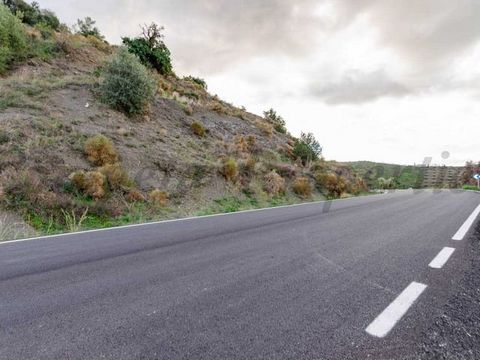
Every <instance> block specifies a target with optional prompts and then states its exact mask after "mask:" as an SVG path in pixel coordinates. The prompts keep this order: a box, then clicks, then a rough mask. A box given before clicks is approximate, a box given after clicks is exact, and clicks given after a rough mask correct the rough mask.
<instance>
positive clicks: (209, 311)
mask: <svg viewBox="0 0 480 360" xmlns="http://www.w3.org/2000/svg"><path fill="white" fill-rule="evenodd" d="M479 203H480V194H477V193H473V192H452V191H422V192H414V191H402V192H395V193H390V194H386V195H376V196H369V197H362V198H354V199H348V200H340V201H336V202H333V203H331V204H329V203H312V204H306V205H301V206H292V207H282V208H275V209H269V210H263V211H251V212H243V213H237V214H230V215H224V216H213V217H204V218H197V219H187V220H183V221H173V222H164V223H157V224H149V225H144V226H133V227H125V228H120V229H112V230H105V231H98V232H87V233H83V234H82V233H81V234H73V235H67V236H60V237H50V238H42V239H36V240H30V241H20V242H11V243H4V244H1V245H0V359H8V360H13V359H49V360H51V359H116V360H118V359H364V358H372V359H401V358H408V357H409V356H412V353H411V351H412V349H413V348H415V343H416V342H417V341H418V338H419V334H421V333H422V332H424V331H426V330H427V329H428V328H429V325H430V323H431V319H432V318H433V317H434V316H435V314H436V312H437V311H438V309H439V308H441V306H442V305H443V304H445V302H446V301H447V300H448V298H449V296H451V295H452V293H453V292H455V290H456V282H457V280H458V279H459V278H460V277H462V276H463V275H464V274H465V273H466V272H468V271H469V269H470V266H471V262H470V259H468V257H469V256H470V255H469V253H468V252H467V251H464V250H465V247H466V244H467V242H468V241H467V240H466V239H465V240H463V241H454V240H452V236H453V235H454V234H455V233H456V232H457V230H458V229H459V228H460V227H461V225H462V224H463V223H464V221H465V220H466V219H467V218H468V217H469V215H470V214H471V213H472V211H473V210H474V209H475V208H476V207H477V206H478V204H479ZM445 246H449V247H450V246H451V247H454V248H455V252H454V253H453V254H452V255H451V257H450V258H449V259H448V261H447V262H446V264H445V265H444V266H443V267H442V268H431V267H429V266H428V265H429V263H430V262H431V261H432V259H433V258H435V257H436V256H437V254H438V253H439V252H440V250H442V248H443V247H445ZM414 281H415V282H418V283H421V284H425V285H427V287H426V289H425V290H424V291H423V293H422V294H421V295H420V296H419V297H418V299H417V300H416V301H415V302H414V303H413V304H412V306H411V307H409V308H408V311H406V313H405V314H404V316H402V317H401V319H399V321H398V322H397V323H396V324H395V326H393V328H392V329H391V331H390V332H389V333H388V335H386V336H385V337H383V338H379V337H376V336H372V335H370V334H369V333H368V332H367V331H366V328H367V327H368V326H369V324H371V323H372V321H374V319H376V317H377V316H379V314H381V313H382V312H383V311H384V310H385V309H386V308H387V307H388V306H389V304H391V303H392V301H394V300H395V299H396V298H397V296H399V294H401V293H402V291H404V290H405V289H406V288H407V287H408V286H409V284H411V283H412V282H414Z"/></svg>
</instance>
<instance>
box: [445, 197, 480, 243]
mask: <svg viewBox="0 0 480 360" xmlns="http://www.w3.org/2000/svg"><path fill="white" fill-rule="evenodd" d="M479 213H480V205H478V206H477V208H476V209H475V210H473V212H472V213H471V214H470V216H469V217H468V219H467V220H466V221H465V222H464V223H463V225H462V226H460V229H458V231H457V232H456V234H455V235H453V237H452V240H463V238H464V237H465V234H466V233H467V232H468V230H469V229H470V226H472V224H473V222H474V221H475V219H476V218H477V216H478V214H479Z"/></svg>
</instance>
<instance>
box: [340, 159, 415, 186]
mask: <svg viewBox="0 0 480 360" xmlns="http://www.w3.org/2000/svg"><path fill="white" fill-rule="evenodd" d="M345 164H346V165H347V166H349V167H351V168H352V169H353V170H354V171H355V172H357V173H358V174H359V175H360V176H361V177H362V178H363V179H364V180H365V182H366V184H367V186H369V187H371V188H376V187H378V186H379V183H378V180H379V179H380V178H383V179H387V180H388V179H392V183H391V186H390V187H392V188H398V189H408V188H415V189H416V188H421V187H422V184H423V177H424V168H422V167H418V166H412V165H397V164H386V163H376V162H372V161H354V162H347V163H345Z"/></svg>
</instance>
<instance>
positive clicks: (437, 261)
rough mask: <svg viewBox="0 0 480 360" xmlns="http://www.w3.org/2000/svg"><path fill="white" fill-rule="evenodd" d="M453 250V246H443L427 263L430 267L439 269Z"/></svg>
mask: <svg viewBox="0 0 480 360" xmlns="http://www.w3.org/2000/svg"><path fill="white" fill-rule="evenodd" d="M454 251H455V249H454V248H451V247H444V248H443V249H442V250H441V251H440V252H439V253H438V255H437V256H435V258H434V259H433V260H432V261H431V262H430V264H428V266H430V267H431V268H434V269H441V268H442V267H443V265H445V263H446V262H447V261H448V259H449V258H450V256H451V255H452V254H453V252H454Z"/></svg>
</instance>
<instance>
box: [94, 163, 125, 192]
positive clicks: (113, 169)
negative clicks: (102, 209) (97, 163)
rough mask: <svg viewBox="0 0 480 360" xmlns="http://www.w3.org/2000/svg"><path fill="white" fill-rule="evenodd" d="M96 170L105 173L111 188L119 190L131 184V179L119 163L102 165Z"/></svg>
mask: <svg viewBox="0 0 480 360" xmlns="http://www.w3.org/2000/svg"><path fill="white" fill-rule="evenodd" d="M98 171H99V172H101V173H102V174H103V175H105V177H106V179H107V181H108V184H109V185H110V189H112V190H120V189H124V188H130V187H132V186H133V181H132V180H131V179H130V177H129V176H128V173H127V172H126V171H125V169H124V168H123V167H122V165H120V164H119V163H116V164H107V165H104V166H102V167H101V168H99V169H98Z"/></svg>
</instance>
